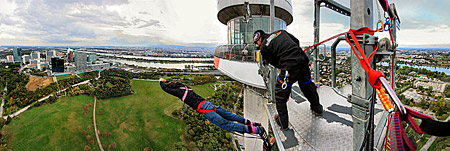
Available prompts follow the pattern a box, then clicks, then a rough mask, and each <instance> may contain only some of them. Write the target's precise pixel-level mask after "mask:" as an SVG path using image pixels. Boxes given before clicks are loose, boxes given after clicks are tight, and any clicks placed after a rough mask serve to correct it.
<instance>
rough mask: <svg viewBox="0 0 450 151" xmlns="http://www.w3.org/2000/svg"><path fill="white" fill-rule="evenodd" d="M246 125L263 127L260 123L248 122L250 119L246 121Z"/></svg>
mask: <svg viewBox="0 0 450 151" xmlns="http://www.w3.org/2000/svg"><path fill="white" fill-rule="evenodd" d="M244 124H245V125H253V126H261V123H258V122H252V121H250V120H248V119H245V122H244Z"/></svg>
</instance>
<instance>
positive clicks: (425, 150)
mask: <svg viewBox="0 0 450 151" xmlns="http://www.w3.org/2000/svg"><path fill="white" fill-rule="evenodd" d="M448 120H450V116H448V117H447V119H446V120H445V121H444V122H447V121H448ZM436 138H437V137H436V136H431V137H430V139H428V141H427V142H426V143H425V145H423V147H422V148H421V149H420V151H427V150H428V148H430V146H431V144H433V142H434V141H435V140H436Z"/></svg>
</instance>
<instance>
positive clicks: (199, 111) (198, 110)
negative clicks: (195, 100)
mask: <svg viewBox="0 0 450 151" xmlns="http://www.w3.org/2000/svg"><path fill="white" fill-rule="evenodd" d="M205 102H206V101H205V100H203V101H202V102H200V103H199V104H198V107H197V112H198V113H210V112H216V111H217V109H216V107H214V109H211V110H200V107H202V105H203V103H205Z"/></svg>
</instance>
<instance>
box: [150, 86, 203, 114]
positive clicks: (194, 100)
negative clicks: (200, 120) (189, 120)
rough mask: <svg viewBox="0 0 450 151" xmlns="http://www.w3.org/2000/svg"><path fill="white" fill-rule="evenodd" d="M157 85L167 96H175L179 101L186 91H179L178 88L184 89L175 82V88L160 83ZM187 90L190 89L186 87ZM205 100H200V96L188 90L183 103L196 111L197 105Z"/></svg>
mask: <svg viewBox="0 0 450 151" xmlns="http://www.w3.org/2000/svg"><path fill="white" fill-rule="evenodd" d="M159 85H160V86H161V88H162V89H163V90H164V91H166V92H167V93H169V94H172V95H173V96H176V97H178V98H180V99H182V98H183V95H184V92H185V91H186V90H185V89H180V87H183V88H184V87H185V85H184V84H182V83H180V82H177V83H176V84H175V88H169V87H168V86H167V85H166V83H164V82H162V81H160V82H159ZM186 87H187V88H188V89H191V88H190V87H188V86H186ZM203 100H205V99H204V98H202V97H201V96H199V95H197V94H196V93H195V92H194V91H192V90H189V91H188V94H187V95H186V99H185V100H184V103H186V104H187V105H189V106H190V107H192V108H193V109H194V110H196V109H197V106H198V104H199V103H200V102H201V101H203Z"/></svg>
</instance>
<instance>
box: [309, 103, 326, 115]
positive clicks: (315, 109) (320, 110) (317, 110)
mask: <svg viewBox="0 0 450 151" xmlns="http://www.w3.org/2000/svg"><path fill="white" fill-rule="evenodd" d="M310 107H311V110H312V111H313V112H314V113H316V114H318V115H322V113H323V107H322V105H320V104H319V105H316V106H312V105H311V106H310Z"/></svg>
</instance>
